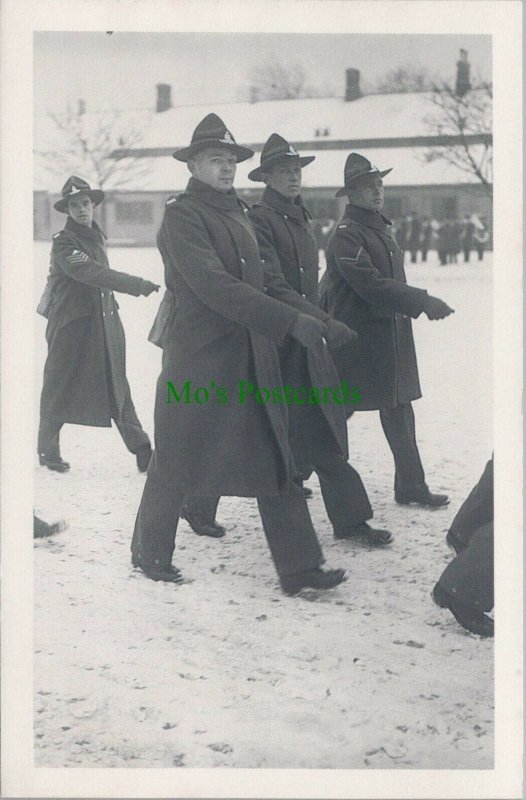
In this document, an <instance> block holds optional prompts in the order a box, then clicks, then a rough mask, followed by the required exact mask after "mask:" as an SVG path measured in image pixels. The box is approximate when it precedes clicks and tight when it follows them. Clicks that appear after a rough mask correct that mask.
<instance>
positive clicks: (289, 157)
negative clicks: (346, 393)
mask: <svg viewBox="0 0 526 800" xmlns="http://www.w3.org/2000/svg"><path fill="white" fill-rule="evenodd" d="M313 160H314V156H300V154H299V153H298V151H297V150H296V149H295V148H294V147H292V146H291V145H290V144H289V143H288V142H287V141H286V140H285V139H283V137H281V136H279V134H277V133H273V134H272V135H271V136H270V138H269V139H268V140H267V142H266V143H265V146H264V147H263V151H262V153H261V164H260V166H259V167H257V168H256V169H253V170H252V172H250V173H249V175H248V177H249V178H250V180H253V181H263V182H265V183H266V184H267V188H266V189H265V191H264V193H263V196H262V198H261V201H260V202H258V203H256V204H255V205H254V206H253V207H252V210H251V211H250V212H249V215H248V216H249V218H250V219H251V220H252V222H253V223H254V227H255V229H256V234H257V238H258V242H259V250H260V253H261V258H262V260H263V263H264V264H265V269H266V270H267V271H268V270H273V271H276V272H277V273H278V275H279V274H281V275H282V276H283V277H284V279H285V281H286V283H287V285H288V286H289V287H290V289H291V290H294V291H295V292H296V293H297V295H298V296H299V297H302V298H303V299H304V300H307V301H309V302H310V303H312V304H313V305H315V306H318V269H319V266H318V246H317V243H316V241H315V239H314V236H313V233H312V232H311V228H310V219H311V215H310V213H309V211H308V210H307V208H306V207H305V205H304V204H303V200H302V197H301V194H300V191H301V171H302V168H303V167H305V166H307V165H308V164H310V163H311V162H312V161H313ZM278 355H279V360H280V367H281V375H282V379H283V383H285V384H288V385H290V386H299V387H302V388H303V389H304V390H305V395H306V394H307V391H308V389H309V388H310V387H319V386H337V385H338V383H339V381H338V375H337V372H336V370H335V367H334V365H333V363H332V359H331V357H330V354H329V352H328V350H327V348H326V347H325V346H324V345H323V344H320V345H318V346H317V347H313V348H309V349H307V348H305V347H303V346H302V345H301V343H300V342H298V340H297V339H295V338H294V337H292V336H287V337H286V339H285V341H284V343H283V344H282V345H280V346H279V347H278ZM289 443H290V446H291V449H292V454H293V456H294V463H295V465H296V468H297V470H298V475H301V474H304V473H310V472H311V471H312V469H314V470H315V472H316V473H317V475H318V478H319V481H320V488H321V491H322V495H323V499H324V502H325V507H326V510H327V514H328V516H329V519H330V521H331V523H332V526H333V531H334V536H335V538H337V539H355V540H361V541H363V542H367V544H369V545H371V546H377V547H382V546H384V545H386V544H388V543H389V542H390V541H392V536H391V534H390V532H389V531H386V530H383V529H375V528H371V527H370V526H369V525H368V523H367V521H366V520H368V519H370V518H371V517H372V516H373V512H372V508H371V505H370V503H369V499H368V497H367V492H366V491H365V487H364V485H363V483H362V480H361V478H360V476H359V474H358V473H357V472H356V470H355V469H353V467H351V465H350V464H348V463H347V461H346V458H347V452H348V451H347V428H346V422H345V410H344V406H343V398H342V405H338V404H335V403H328V404H324V403H321V404H320V405H316V404H309V403H306V402H305V403H302V404H298V405H296V404H292V405H290V406H289ZM217 502H218V498H215V500H214V499H212V498H190V499H188V501H187V505H186V509H185V517H186V519H187V520H188V521H189V522H190V523H191V524H192V522H193V523H194V526H195V528H196V530H197V532H201V533H203V532H206V531H211V530H213V527H212V526H214V525H215V527H218V526H217V523H215V522H214V517H215V511H216V508H217ZM196 519H197V520H199V522H200V525H198V526H196V525H195V522H196ZM221 530H223V529H222V528H221Z"/></svg>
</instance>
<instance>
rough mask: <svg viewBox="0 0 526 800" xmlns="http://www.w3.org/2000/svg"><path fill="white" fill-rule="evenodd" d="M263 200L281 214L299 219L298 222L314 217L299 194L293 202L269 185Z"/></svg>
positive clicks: (307, 220)
mask: <svg viewBox="0 0 526 800" xmlns="http://www.w3.org/2000/svg"><path fill="white" fill-rule="evenodd" d="M261 202H262V203H264V204H265V205H267V206H270V208H273V209H275V210H276V211H279V212H280V213H281V214H287V216H289V217H292V219H296V220H298V222H309V220H311V219H312V216H311V214H310V212H309V210H308V209H307V208H305V206H304V205H303V200H302V198H301V195H298V197H296V199H295V200H294V202H291V201H290V200H288V199H287V198H286V197H283V195H282V194H280V193H279V192H277V191H276V190H275V189H271V187H270V186H267V188H266V189H265V191H264V192H263V196H262V198H261Z"/></svg>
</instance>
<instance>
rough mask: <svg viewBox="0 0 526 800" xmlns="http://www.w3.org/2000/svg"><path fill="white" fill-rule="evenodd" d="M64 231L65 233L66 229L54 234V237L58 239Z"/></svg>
mask: <svg viewBox="0 0 526 800" xmlns="http://www.w3.org/2000/svg"><path fill="white" fill-rule="evenodd" d="M63 233H64V231H59V232H58V233H54V234H53V239H58V238H59V236H62V234H63Z"/></svg>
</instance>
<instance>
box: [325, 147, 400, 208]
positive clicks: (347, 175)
mask: <svg viewBox="0 0 526 800" xmlns="http://www.w3.org/2000/svg"><path fill="white" fill-rule="evenodd" d="M392 169H393V168H392V167H391V168H390V169H384V170H379V169H378V167H375V166H373V165H372V164H371V162H370V161H369V159H367V158H364V156H361V155H359V153H350V154H349V155H348V156H347V160H346V162H345V168H344V171H343V182H344V184H345V185H344V186H343V188H342V189H338V191H337V192H336V194H335V197H342V195H344V194H347V192H348V190H349V189H358V188H360V187H362V186H366V185H367V183H368V181H370V179H371V178H383V177H384V175H387V174H388V173H389V172H391V170H392Z"/></svg>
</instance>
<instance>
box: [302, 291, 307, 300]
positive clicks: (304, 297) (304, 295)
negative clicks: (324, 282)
mask: <svg viewBox="0 0 526 800" xmlns="http://www.w3.org/2000/svg"><path fill="white" fill-rule="evenodd" d="M301 296H302V297H303V299H304V300H306V299H307V295H306V294H305V293H304V292H302V293H301Z"/></svg>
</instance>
